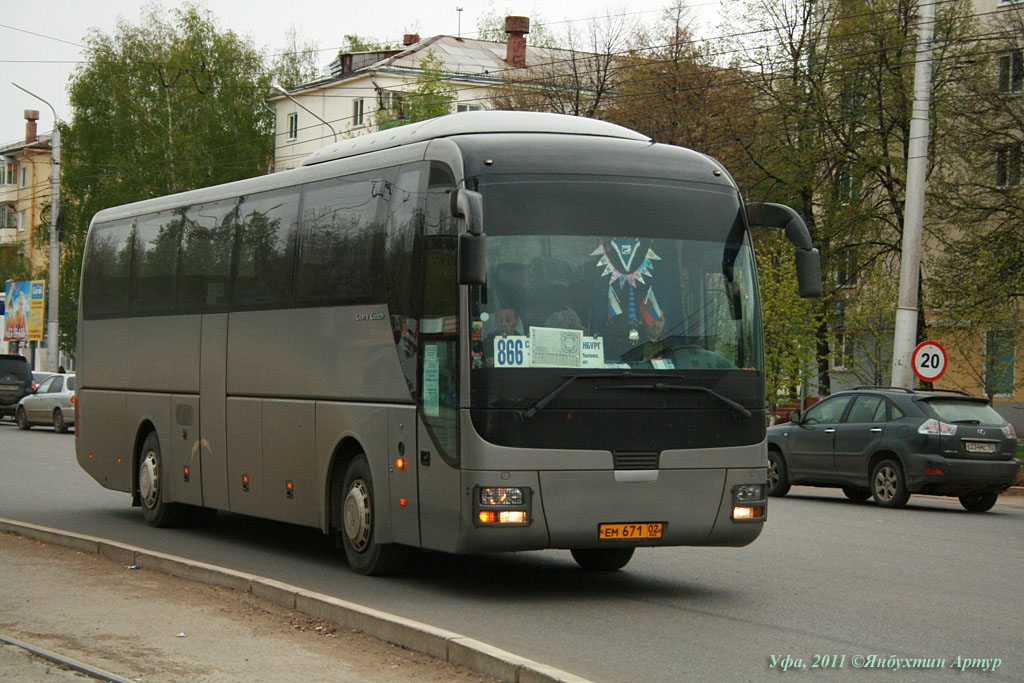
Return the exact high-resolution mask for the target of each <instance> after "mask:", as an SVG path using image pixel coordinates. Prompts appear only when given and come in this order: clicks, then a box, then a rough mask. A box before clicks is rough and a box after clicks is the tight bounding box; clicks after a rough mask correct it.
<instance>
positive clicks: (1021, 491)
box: [999, 486, 1024, 497]
mask: <svg viewBox="0 0 1024 683" xmlns="http://www.w3.org/2000/svg"><path fill="white" fill-rule="evenodd" d="M999 495H1000V496H1018V497H1019V496H1024V486H1011V487H1010V488H1008V489H1006V490H1005V491H1003V492H1002V493H1000V494H999Z"/></svg>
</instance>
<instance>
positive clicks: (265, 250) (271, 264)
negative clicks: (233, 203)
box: [231, 188, 299, 308]
mask: <svg viewBox="0 0 1024 683" xmlns="http://www.w3.org/2000/svg"><path fill="white" fill-rule="evenodd" d="M298 212H299V190H298V188H286V189H283V190H273V191H271V192H261V193H259V194H254V195H250V196H248V197H245V198H243V200H242V203H241V205H240V206H239V210H238V232H239V235H238V241H239V247H238V257H237V258H238V272H237V273H236V275H235V279H234V284H233V286H232V292H231V296H232V300H233V302H234V303H235V305H236V306H237V307H239V308H284V307H286V306H288V305H290V304H291V298H292V284H291V280H292V261H293V259H292V246H293V243H294V240H295V224H296V222H297V220H298Z"/></svg>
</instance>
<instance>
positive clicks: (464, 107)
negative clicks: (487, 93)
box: [455, 104, 483, 112]
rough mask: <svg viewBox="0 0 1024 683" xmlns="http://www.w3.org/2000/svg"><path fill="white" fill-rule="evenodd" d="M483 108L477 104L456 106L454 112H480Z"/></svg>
mask: <svg viewBox="0 0 1024 683" xmlns="http://www.w3.org/2000/svg"><path fill="white" fill-rule="evenodd" d="M482 110H483V106H481V105H479V104H457V105H455V111H457V112H459V111H482Z"/></svg>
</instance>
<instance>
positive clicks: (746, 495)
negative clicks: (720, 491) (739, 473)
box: [732, 484, 765, 503]
mask: <svg viewBox="0 0 1024 683" xmlns="http://www.w3.org/2000/svg"><path fill="white" fill-rule="evenodd" d="M764 488H765V487H764V484H740V485H739V486H736V487H734V488H733V490H732V500H733V502H734V503H750V502H754V501H760V500H764Z"/></svg>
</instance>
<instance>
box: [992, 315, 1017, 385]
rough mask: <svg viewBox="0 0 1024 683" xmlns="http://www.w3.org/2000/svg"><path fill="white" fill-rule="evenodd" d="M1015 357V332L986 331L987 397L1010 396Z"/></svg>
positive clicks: (1013, 381) (1013, 380) (1013, 383)
mask: <svg viewBox="0 0 1024 683" xmlns="http://www.w3.org/2000/svg"><path fill="white" fill-rule="evenodd" d="M1016 355H1017V348H1016V332H1015V330H988V331H987V332H986V333H985V393H986V394H988V395H989V396H1000V395H1002V396H1012V395H1013V393H1014V389H1015V384H1016V381H1015V380H1016V378H1015V376H1014V365H1015V360H1016Z"/></svg>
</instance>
